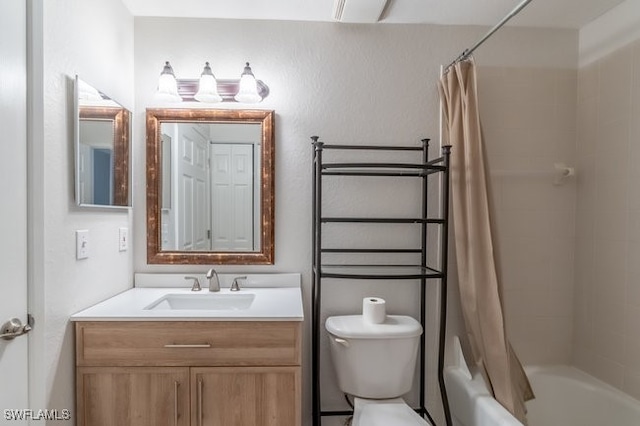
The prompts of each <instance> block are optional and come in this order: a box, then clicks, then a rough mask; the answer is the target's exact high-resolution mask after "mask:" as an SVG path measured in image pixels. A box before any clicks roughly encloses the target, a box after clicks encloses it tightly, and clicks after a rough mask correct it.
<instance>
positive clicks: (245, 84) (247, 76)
mask: <svg viewBox="0 0 640 426" xmlns="http://www.w3.org/2000/svg"><path fill="white" fill-rule="evenodd" d="M234 99H235V100H236V101H238V102H244V103H257V102H260V101H261V100H262V97H261V96H260V95H259V94H258V84H257V82H256V78H255V77H254V75H253V72H251V67H250V66H249V62H247V65H246V66H245V67H244V72H243V73H242V75H241V76H240V88H239V89H238V93H237V94H236V96H235V97H234Z"/></svg>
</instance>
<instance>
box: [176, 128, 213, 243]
mask: <svg viewBox="0 0 640 426" xmlns="http://www.w3.org/2000/svg"><path fill="white" fill-rule="evenodd" d="M178 138H179V150H180V151H179V152H180V156H179V161H178V165H177V173H176V175H177V179H178V206H179V208H178V211H177V212H176V215H177V221H178V238H177V240H178V250H196V251H208V250H209V249H210V247H211V244H210V240H209V220H208V214H207V213H208V204H209V191H208V189H209V186H208V185H209V184H208V182H209V172H208V164H209V162H208V157H207V155H208V144H209V141H208V140H207V138H206V137H205V136H204V135H203V134H201V133H200V132H198V131H197V130H196V129H194V128H192V127H190V126H189V125H181V126H180V129H179V135H178Z"/></svg>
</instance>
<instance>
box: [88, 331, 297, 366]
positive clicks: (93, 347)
mask: <svg viewBox="0 0 640 426" xmlns="http://www.w3.org/2000/svg"><path fill="white" fill-rule="evenodd" d="M300 324H301V323H300V322H280V321H278V322H238V321H232V322H226V321H225V322H218V321H182V322H178V321H175V322H146V321H137V322H124V321H123V322H77V323H76V365H78V366H228V365H239V366H248V365H252V366H261V365H300V339H301V336H300V334H301V333H300Z"/></svg>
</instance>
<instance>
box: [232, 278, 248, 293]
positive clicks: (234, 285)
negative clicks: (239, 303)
mask: <svg viewBox="0 0 640 426" xmlns="http://www.w3.org/2000/svg"><path fill="white" fill-rule="evenodd" d="M246 279H247V276H246V275H244V276H242V277H235V278H234V279H233V283H232V284H231V288H230V289H229V290H230V291H240V283H238V280H246Z"/></svg>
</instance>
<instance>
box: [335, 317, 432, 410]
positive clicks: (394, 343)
mask: <svg viewBox="0 0 640 426" xmlns="http://www.w3.org/2000/svg"><path fill="white" fill-rule="evenodd" d="M325 327H326V329H327V331H328V332H329V339H330V347H331V357H332V360H333V366H334V368H335V372H336V376H337V379H338V386H339V387H340V390H341V391H343V392H344V393H347V394H349V395H353V396H357V397H360V398H371V399H388V398H396V397H399V396H401V395H404V394H405V393H407V392H409V391H410V390H411V385H412V383H413V376H414V372H415V367H416V357H417V355H418V347H419V343H420V335H421V334H422V326H421V325H420V323H419V322H418V321H416V320H415V319H413V318H411V317H408V316H402V315H387V317H386V320H385V322H384V323H382V324H371V323H367V322H365V321H363V318H362V315H343V316H333V317H329V318H327V321H326V323H325Z"/></svg>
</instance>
